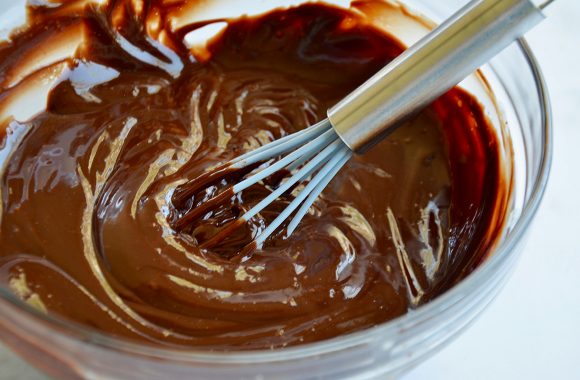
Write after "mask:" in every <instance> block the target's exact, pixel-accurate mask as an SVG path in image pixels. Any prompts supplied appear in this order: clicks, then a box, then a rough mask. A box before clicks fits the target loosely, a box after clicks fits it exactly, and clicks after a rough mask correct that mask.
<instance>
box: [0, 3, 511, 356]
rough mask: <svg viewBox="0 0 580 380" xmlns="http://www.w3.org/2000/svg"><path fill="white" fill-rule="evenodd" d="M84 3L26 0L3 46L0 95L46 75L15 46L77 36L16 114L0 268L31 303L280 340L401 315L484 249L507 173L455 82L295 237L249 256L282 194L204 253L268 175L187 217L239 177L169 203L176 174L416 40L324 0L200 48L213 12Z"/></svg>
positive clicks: (259, 192)
mask: <svg viewBox="0 0 580 380" xmlns="http://www.w3.org/2000/svg"><path fill="white" fill-rule="evenodd" d="M364 3H365V2H361V4H364ZM82 4H84V2H80V1H79V2H74V1H72V2H66V3H64V4H63V5H58V6H56V5H54V4H53V5H54V6H46V7H42V6H38V7H36V8H31V9H30V25H29V26H28V27H26V28H23V29H22V30H20V31H18V32H16V33H15V34H14V35H13V37H12V40H11V41H10V42H8V43H5V44H3V45H0V84H1V87H0V110H1V109H2V107H4V108H6V107H8V106H7V104H9V103H10V101H12V100H14V99H16V97H17V96H19V94H21V92H20V91H21V88H19V87H20V86H21V85H24V84H26V80H28V79H27V78H31V77H33V76H34V75H35V73H41V72H43V70H46V68H42V67H35V66H34V65H33V64H32V65H29V66H30V67H32V69H30V70H28V71H29V72H28V73H27V74H26V75H25V74H18V72H17V69H16V68H15V65H16V63H17V62H18V59H24V58H25V57H29V56H31V54H32V53H33V52H35V51H37V50H38V49H42V48H43V44H44V43H46V41H47V38H48V39H53V40H58V39H59V38H61V37H63V36H65V35H66V36H69V37H70V38H75V36H77V34H75V33H77V32H78V30H81V31H82V32H81V34H82V37H83V38H82V41H83V42H82V44H81V45H79V46H78V48H76V49H75V50H74V56H73V57H66V58H63V59H62V60H60V61H58V60H57V62H56V63H55V64H54V65H53V66H54V67H56V66H55V65H57V64H60V65H62V66H63V67H64V69H63V71H62V72H61V73H60V74H59V80H58V83H57V84H56V85H55V86H54V87H53V88H52V89H51V91H50V93H49V99H48V106H47V109H46V111H43V112H42V113H40V114H38V115H36V116H35V117H33V118H32V119H31V120H30V121H28V122H17V121H16V120H14V119H13V118H8V119H6V120H5V128H7V131H8V133H7V134H5V136H4V144H3V148H2V152H3V157H5V156H4V155H5V154H7V152H10V154H11V156H10V158H9V162H8V163H7V165H6V168H5V170H4V172H3V173H2V177H1V183H0V190H1V195H2V210H1V217H2V219H1V227H0V228H1V229H0V233H1V234H0V281H1V282H3V283H5V284H8V285H9V286H10V287H11V288H12V289H13V290H14V291H15V292H16V293H17V294H18V295H19V296H20V297H22V298H23V299H24V300H25V301H28V302H29V303H31V304H33V305H35V306H36V307H38V308H40V309H41V310H43V311H45V312H48V313H51V314H56V315H59V316H62V317H64V318H67V319H69V320H72V321H76V322H79V323H81V324H84V325H88V326H91V327H94V328H95V329H98V330H101V331H104V332H107V333H110V334H114V335H117V336H124V337H128V338H132V339H138V340H141V341H145V342H149V343H151V344H159V345H179V346H196V347H203V348H206V349H217V350H230V349H263V348H271V347H284V346H287V345H296V344H300V343H307V342H314V341H319V340H322V339H327V338H331V337H335V336H339V335H342V334H346V333H349V332H353V331H358V330H361V329H365V328H368V327H371V326H375V325H377V324H380V323H383V322H385V321H388V320H390V319H393V318H395V317H398V316H401V315H403V314H405V313H406V312H407V311H408V310H409V309H410V308H415V307H417V306H419V305H421V304H423V303H425V302H428V301H429V300H431V299H433V298H434V297H436V296H438V295H439V294H441V293H442V292H444V291H445V290H447V289H449V288H450V287H451V286H453V285H454V284H456V283H457V282H458V281H460V280H461V279H462V278H464V277H465V276H466V275H468V274H469V273H470V272H471V271H473V270H474V268H476V267H477V265H478V264H479V263H481V261H482V260H484V259H485V257H486V255H488V254H489V253H490V251H491V249H492V248H493V246H494V244H495V242H496V239H497V236H498V234H499V231H501V228H502V225H503V220H504V217H505V214H506V207H507V206H506V205H507V200H506V199H507V196H506V194H507V190H508V189H507V186H506V184H505V182H504V181H503V174H502V172H501V170H500V162H499V152H498V141H497V137H496V135H495V133H494V132H493V130H492V128H491V127H490V125H489V124H488V122H487V120H486V118H485V116H484V114H483V111H482V109H481V107H480V106H479V104H478V102H477V101H476V100H475V99H474V98H473V97H472V96H470V95H469V94H467V93H466V92H465V91H463V90H461V89H458V88H457V89H454V90H452V91H450V92H449V93H447V94H446V95H444V96H442V97H441V98H440V99H439V100H437V101H436V102H435V103H434V104H433V105H432V106H431V107H430V108H428V109H426V110H425V111H424V112H422V113H421V114H419V115H418V116H417V117H415V118H414V119H413V120H411V121H410V122H408V123H407V124H406V125H404V126H403V127H401V128H400V129H399V130H398V131H397V132H395V133H394V134H392V135H391V136H390V137H389V138H388V139H386V140H385V141H383V142H382V143H381V144H379V145H378V146H377V147H376V148H374V149H373V150H372V151H370V152H369V153H368V154H365V155H362V156H356V157H354V158H353V159H352V160H351V161H350V162H349V163H348V165H347V166H346V167H345V168H344V169H343V170H342V171H341V172H340V173H339V175H338V176H337V177H336V178H335V179H334V180H333V181H332V183H331V184H330V185H329V186H328V188H327V189H326V190H325V191H324V193H323V194H322V196H321V197H320V198H319V199H318V200H317V201H316V203H315V205H314V206H313V207H312V209H311V210H310V213H309V214H308V215H307V216H306V217H305V218H304V220H303V222H302V223H301V225H300V226H299V228H298V229H297V231H296V232H295V233H294V234H293V235H292V236H290V237H285V234H284V231H283V230H281V231H279V232H278V233H277V234H276V235H274V236H273V237H272V238H271V239H270V240H269V241H268V242H267V244H266V245H265V247H264V248H263V249H261V250H255V251H252V252H250V253H247V252H246V253H245V254H243V255H242V254H239V252H238V251H239V247H240V246H243V245H244V244H245V243H247V242H248V241H250V240H251V239H252V237H253V236H254V235H255V234H256V233H257V232H258V231H260V230H261V229H263V228H264V226H266V225H267V223H268V222H269V221H271V220H272V219H273V218H274V217H275V216H276V215H277V213H278V212H279V211H280V210H281V209H283V208H284V207H285V205H287V204H288V202H290V201H291V200H292V198H293V194H292V193H288V194H285V195H284V196H283V197H281V198H280V199H279V200H277V201H276V202H275V203H274V204H273V205H272V206H271V207H269V208H268V209H267V210H266V211H264V212H262V213H261V214H260V215H258V216H256V217H255V218H253V219H252V220H251V221H250V222H249V223H247V224H246V225H245V228H242V229H240V230H237V232H235V233H232V235H231V236H228V238H227V239H226V241H224V242H223V243H222V244H220V245H218V246H216V247H213V248H211V249H202V248H200V244H202V243H203V242H204V241H207V240H208V239H209V238H211V236H213V235H214V234H215V233H216V231H217V230H218V229H219V227H220V226H223V225H225V224H226V223H229V222H231V221H233V220H234V219H236V218H237V217H238V216H239V215H241V214H242V213H243V212H244V211H245V210H248V209H249V208H250V207H252V206H253V205H254V204H256V202H258V201H259V200H261V199H263V198H264V197H265V196H266V195H267V194H268V193H269V192H271V191H272V189H273V188H274V187H275V186H276V181H269V182H265V183H263V184H260V185H257V186H254V187H252V188H250V189H248V190H246V191H244V192H242V193H241V194H240V195H238V196H235V197H231V196H230V197H228V199H226V200H227V202H226V204H225V206H222V207H217V208H215V209H211V210H209V212H207V213H206V212H204V213H203V215H197V216H196V218H195V220H192V221H189V222H188V224H187V226H186V227H185V228H183V229H182V230H180V231H176V230H174V229H173V228H172V226H171V223H170V220H171V218H172V217H173V216H174V215H175V213H176V212H178V210H176V207H177V208H179V207H190V208H191V207H199V206H200V205H201V204H203V203H204V201H205V200H207V199H208V198H209V197H210V196H212V195H215V194H216V193H217V192H218V191H220V190H221V189H223V188H224V187H225V186H227V185H228V184H230V183H233V182H235V181H237V180H238V178H226V180H223V181H218V182H216V183H207V184H205V183H204V184H203V186H201V187H202V188H204V189H207V191H201V192H200V191H196V192H195V194H190V195H191V197H185V198H187V199H188V200H187V201H186V203H187V202H188V203H187V204H186V205H185V206H184V205H183V204H181V205H177V204H176V205H174V204H173V202H172V201H171V200H172V196H173V194H174V192H175V189H176V188H178V187H179V186H180V185H182V184H183V183H185V182H186V181H187V180H191V179H194V178H196V177H197V176H199V175H201V174H203V173H204V172H206V171H207V170H208V169H210V168H213V167H216V166H217V165H219V164H220V163H223V162H226V161H228V160H230V159H232V158H234V157H236V156H238V155H240V154H242V153H244V152H246V151H248V150H251V149H255V148H256V147H258V146H261V145H263V144H266V143H268V142H270V141H273V140H275V139H277V138H280V137H282V136H285V135H287V134H289V133H292V132H294V131H297V130H299V129H302V128H305V127H307V126H309V125H312V124H313V123H315V122H317V121H318V120H320V119H322V118H324V117H325V114H326V110H327V109H328V108H329V107H330V106H332V105H333V104H335V103H336V102H337V101H338V100H339V99H341V98H342V97H344V96H345V95H346V94H347V93H349V92H350V91H352V90H353V89H354V88H355V87H356V86H358V85H359V84H361V83H362V82H363V81H365V80H366V79H367V78H369V77H370V76H371V75H372V74H373V73H375V72H376V71H377V70H378V69H380V68H381V67H383V66H384V65H385V64H386V63H388V62H389V61H391V60H392V59H393V58H395V57H396V56H397V55H398V54H400V53H401V51H402V50H403V47H402V45H401V44H400V43H399V42H398V41H397V40H396V39H394V38H393V37H391V36H389V35H387V34H385V33H383V32H381V31H380V30H378V29H376V28H374V27H373V26H371V25H370V24H368V23H367V22H366V21H365V18H364V16H363V15H362V14H361V13H360V12H355V11H350V10H344V9H338V8H334V7H331V6H323V5H317V4H310V5H303V6H300V7H297V8H291V9H287V10H277V11H273V12H270V13H268V14H265V15H261V16H256V17H244V18H240V19H234V20H227V28H226V29H225V30H223V31H222V32H221V33H220V34H218V35H217V36H215V37H214V38H213V39H212V40H211V42H210V43H209V44H207V45H204V44H201V45H196V46H193V45H192V46H186V45H185V44H184V43H183V42H182V41H183V38H184V37H185V36H186V34H187V33H189V32H191V31H192V30H199V28H201V27H203V26H204V24H200V23H198V24H191V23H190V24H189V25H185V24H184V25H185V26H180V23H179V22H174V23H173V24H171V22H170V16H171V15H172V14H173V13H174V12H176V10H178V9H180V6H182V5H183V4H180V3H179V2H171V3H167V4H164V2H162V1H154V0H152V1H145V2H143V3H141V2H130V1H122V0H119V1H110V2H108V3H106V4H105V5H103V6H101V7H96V6H84V5H82ZM135 4H137V5H135ZM139 4H140V5H139ZM391 11H392V12H401V11H400V9H398V8H396V7H392V10H391ZM171 25H173V26H171ZM175 25H177V26H175ZM79 28H80V29H79ZM75 31H77V32H75ZM67 33H70V35H68V34H67ZM63 38H64V37H63ZM67 38H68V37H67ZM23 57H24V58H23ZM21 67H22V66H21ZM26 67H28V66H26ZM59 67H60V66H59ZM15 135H18V136H21V138H19V139H16V138H14V136H15Z"/></svg>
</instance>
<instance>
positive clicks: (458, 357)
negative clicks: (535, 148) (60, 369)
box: [0, 0, 580, 380]
mask: <svg viewBox="0 0 580 380" xmlns="http://www.w3.org/2000/svg"><path fill="white" fill-rule="evenodd" d="M546 13H547V14H548V19H547V20H546V21H545V22H544V23H543V24H542V25H540V26H539V27H538V28H537V29H535V30H534V31H533V32H531V33H530V34H529V35H528V39H529V41H530V43H531V45H532V47H533V49H534V52H535V53H536V55H537V57H538V59H539V61H540V64H541V66H542V68H543V71H544V74H545V76H546V80H547V82H548V86H549V89H550V93H551V97H552V102H553V110H554V125H555V141H554V142H555V149H554V152H555V154H554V165H553V168H552V176H551V181H550V185H549V187H548V191H547V194H546V197H545V199H544V203H543V205H542V207H541V210H540V212H539V214H538V216H537V219H536V221H535V223H534V225H533V227H532V231H531V236H530V239H529V242H528V245H527V249H526V251H525V252H524V255H523V256H522V259H521V261H520V263H519V265H518V267H517V269H516V271H515V273H514V275H513V277H512V278H511V280H510V281H509V283H508V284H507V285H506V287H505V289H504V290H503V292H502V293H501V294H500V296H499V297H498V298H497V300H496V301H495V302H494V303H493V304H492V305H491V306H490V307H489V308H488V309H487V310H486V311H485V313H484V314H483V315H482V316H481V317H480V318H479V320H478V321H477V322H476V323H475V324H474V325H473V326H472V327H471V328H470V329H469V330H468V331H467V332H465V333H464V334H463V335H462V336H461V337H459V338H458V339H457V340H456V341H454V342H452V343H451V344H450V345H449V346H448V347H447V348H445V349H444V350H443V351H442V352H440V353H438V354H436V355H435V356H434V357H433V358H431V359H429V360H428V361H427V362H426V363H424V364H422V365H420V366H419V367H418V368H416V369H415V370H414V371H412V372H411V373H410V374H408V375H407V376H406V377H405V378H404V380H424V379H429V380H439V379H441V380H443V379H445V380H454V379H458V380H463V379H469V380H478V379H482V380H488V379H492V380H502V379H506V380H507V379H510V380H511V379H526V380H536V379H538V380H540V379H557V380H568V379H571V380H573V379H580V240H579V239H578V238H579V237H580V228H579V227H580V222H579V218H580V169H579V168H578V166H579V165H580V1H579V0H558V1H556V2H555V4H553V5H552V6H551V8H550V9H548V10H547V12H546ZM0 379H1V380H12V379H14V380H16V379H18V380H19V379H26V380H35V379H45V377H44V376H43V375H41V374H39V373H38V372H37V371H36V370H34V369H32V368H31V367H30V366H28V365H27V364H26V363H24V362H23V361H22V360H20V359H19V358H17V357H16V356H15V355H13V354H12V353H11V352H10V351H8V350H7V349H6V348H4V347H3V346H1V345H0Z"/></svg>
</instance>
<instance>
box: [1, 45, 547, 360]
mask: <svg viewBox="0 0 580 380" xmlns="http://www.w3.org/2000/svg"><path fill="white" fill-rule="evenodd" d="M517 44H518V46H519V48H520V50H521V52H522V53H523V55H524V58H525V59H526V60H527V62H528V65H529V66H530V68H531V70H532V74H533V76H534V79H535V86H536V90H537V92H538V97H539V100H540V106H541V110H540V111H541V115H542V127H543V128H542V142H543V145H542V151H541V159H540V166H539V171H538V176H537V178H536V179H535V182H534V183H533V187H532V192H531V195H530V198H529V200H528V201H527V202H526V203H525V206H524V208H523V210H522V214H521V215H520V217H519V218H518V221H517V222H516V224H515V225H514V226H513V229H512V231H511V233H510V234H509V236H508V237H507V238H506V239H505V240H504V241H503V242H502V243H501V244H500V245H499V247H498V248H497V249H496V251H495V253H494V254H493V255H492V256H491V257H490V258H489V259H487V261H486V262H485V263H484V264H482V265H481V266H480V267H479V268H478V269H477V270H476V271H474V272H473V273H472V274H470V275H469V276H468V277H467V278H465V279H464V280H463V281H461V282H460V283H459V284H457V285H456V286H454V287H453V288H452V289H450V290H449V291H447V292H446V293H444V294H442V295H441V296H439V297H437V298H436V299H435V300H433V301H431V302H429V303H428V304H425V305H423V306H421V307H419V308H418V309H417V310H414V311H413V312H412V313H408V314H405V315H403V316H401V317H399V318H396V319H394V320H391V321H389V322H386V323H384V324H381V325H378V326H375V327H372V328H369V329H366V330H363V331H359V332H355V333H351V334H347V335H343V336H339V337H336V338H332V339H328V340H324V341H320V342H315V343H309V344H304V345H300V346H295V347H289V348H281V349H276V350H259V351H228V352H208V351H202V350H195V349H183V348H167V347H153V346H151V345H148V344H145V343H143V344H140V343H138V342H132V341H130V340H128V339H122V338H116V337H113V336H109V335H106V334H104V333H101V332H99V331H97V330H95V329H91V328H90V327H86V326H83V325H80V324H78V323H76V322H72V321H67V320H64V319H63V318H59V317H57V316H54V315H47V314H44V313H42V312H40V311H38V310H37V309H35V308H33V307H31V306H29V305H28V304H27V303H25V302H23V301H21V300H20V299H19V298H18V297H17V296H16V295H14V294H13V293H12V292H11V291H10V290H9V289H7V288H6V287H0V298H2V299H3V300H5V301H7V302H9V303H10V304H12V305H13V306H15V307H16V308H18V309H20V310H22V311H23V312H25V313H28V314H30V316H32V317H34V318H35V319H38V320H40V322H45V323H47V324H48V325H49V326H53V327H54V328H55V332H56V331H58V333H61V332H62V331H64V332H65V334H66V335H67V336H68V337H69V338H71V339H74V340H78V341H82V342H84V343H85V344H90V345H93V346H97V347H100V348H104V349H107V350H111V351H119V352H124V353H126V354H134V355H137V356H147V357H154V358H157V359H161V360H167V361H180V362H191V363H200V362H202V363H208V364H220V363H222V364H226V363H227V364H251V363H256V364H257V363H268V362H279V361H280V360H299V359H302V358H308V357H312V356H314V355H328V354H332V353H333V352H338V351H343V350H346V349H349V348H352V347H356V346H357V345H360V344H364V343H366V342H369V341H372V340H373V339H376V337H377V336H383V337H384V336H391V335H394V334H396V332H397V331H402V330H408V329H409V328H412V326H415V325H418V324H422V323H426V322H427V321H429V320H431V319H433V318H435V317H436V315H437V314H438V312H439V310H441V309H442V308H443V309H445V308H446V307H448V306H450V305H452V304H454V303H456V302H460V300H461V299H462V298H463V297H465V294H471V292H473V291H475V290H476V289H478V288H480V287H482V286H483V285H484V284H485V282H486V281H488V280H489V279H490V278H491V277H492V276H491V274H492V273H493V272H494V271H496V270H498V269H499V268H501V267H502V266H503V265H504V262H505V261H506V260H508V259H509V257H510V254H511V253H512V250H513V248H514V247H515V246H516V244H517V243H518V242H519V241H520V240H521V239H522V238H523V236H524V234H525V232H526V230H527V229H528V228H529V226H530V223H531V222H532V220H533V218H534V216H535V214H536V212H537V210H538V208H539V205H540V203H541V200H542V198H543V196H544V193H545V190H546V186H547V182H548V177H549V174H550V167H551V162H552V149H553V143H552V139H553V129H552V110H551V104H550V99H549V95H548V91H547V86H546V82H545V79H544V76H543V74H542V72H541V70H540V68H539V66H538V62H537V60H536V58H535V56H534V54H533V53H532V51H531V49H530V47H529V45H528V43H527V42H526V40H525V39H524V38H520V39H519V40H518V41H517Z"/></svg>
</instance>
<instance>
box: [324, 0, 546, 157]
mask: <svg viewBox="0 0 580 380" xmlns="http://www.w3.org/2000/svg"><path fill="white" fill-rule="evenodd" d="M552 1H553V0H551V1H546V0H543V1H542V0H535V1H533V0H474V1H471V2H469V3H468V4H467V5H466V6H465V7H463V8H462V9H461V10H459V11H458V12H457V13H455V14H454V15H453V16H452V17H451V18H449V19H448V20H447V21H445V22H444V23H443V24H441V25H440V26H439V27H437V28H436V29H434V30H433V31H432V32H430V33H429V34H428V35H427V36H425V37H424V38H423V39H422V40H420V41H419V42H418V43H416V44H415V45H413V46H412V47H410V48H409V49H407V50H406V51H405V52H404V53H403V54H402V55H400V56H399V57H398V58H397V59H395V60H394V61H393V62H391V63H390V64H389V65H387V66H385V67H384V68H383V69H382V70H381V71H379V72H378V73H377V74H375V75H374V76H373V77H372V78H371V79H369V80H368V81H367V82H365V83H364V84H363V85H362V86H360V87H359V88H358V89H356V90H355V91H353V92H352V93H351V94H350V95H348V96H347V97H346V98H345V99H343V100H342V101H341V102H340V103H338V104H337V105H336V106H335V107H333V108H331V109H330V110H329V111H328V118H329V120H330V122H331V124H332V126H333V127H334V129H335V130H336V132H337V133H338V135H339V136H340V137H341V138H342V140H343V141H344V142H345V143H346V144H347V145H348V146H349V147H350V148H351V149H352V150H353V151H355V152H358V153H362V152H364V151H365V150H367V149H368V148H370V147H372V146H373V145H374V144H376V143H377V142H379V141H380V140H381V139H382V138H384V137H385V136H386V135H388V134H389V133H390V132H391V131H392V130H394V128H396V126H398V125H400V124H401V123H402V122H403V121H404V120H405V119H406V118H408V117H409V116H410V115H412V114H413V113H415V112H417V111H418V110H420V109H422V108H424V107H425V106H427V105H428V104H430V103H431V102H432V101H434V100H435V99H436V98H437V97H439V96H440V95H441V94H443V93H444V92H446V91H447V90H449V89H450V88H452V87H453V86H455V85H456V84H457V83H459V82H460V81H461V80H463V79H464V78H466V77H467V76H468V75H469V74H470V73H472V72H473V71H475V70H476V69H477V68H478V67H479V66H481V65H483V64H484V63H485V62H487V61H488V60H490V59H491V58H493V57H494V56H495V55H497V54H498V53H499V52H500V51H502V50H503V49H504V48H506V47H507V46H508V45H509V44H510V43H512V42H513V41H515V40H516V39H517V38H519V37H521V36H522V35H523V34H524V33H525V32H527V31H528V30H530V29H531V28H532V27H534V26H535V25H536V24H538V23H539V22H540V21H542V20H543V19H544V16H543V14H542V12H541V10H540V9H541V8H543V7H544V6H546V5H547V4H549V3H551V2H552Z"/></svg>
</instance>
